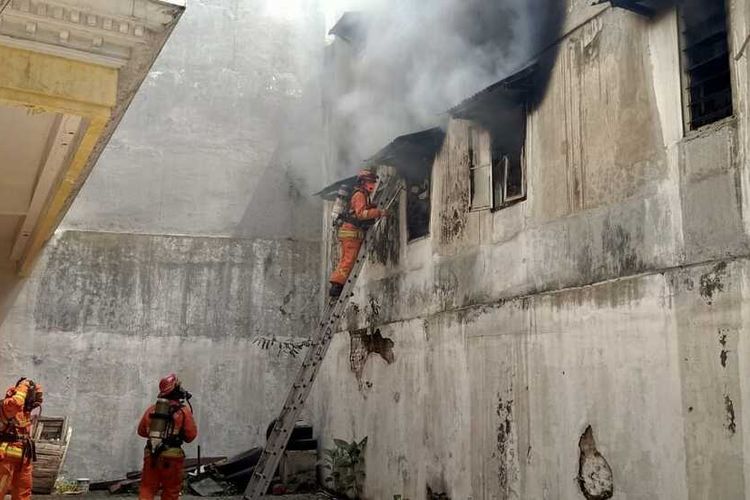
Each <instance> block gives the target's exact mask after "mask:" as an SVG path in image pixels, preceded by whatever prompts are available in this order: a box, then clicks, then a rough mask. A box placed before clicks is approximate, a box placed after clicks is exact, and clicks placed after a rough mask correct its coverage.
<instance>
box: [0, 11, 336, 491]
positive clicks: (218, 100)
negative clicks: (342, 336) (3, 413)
mask: <svg viewBox="0 0 750 500" xmlns="http://www.w3.org/2000/svg"><path fill="white" fill-rule="evenodd" d="M324 24H325V20H324V15H323V12H322V10H321V2H320V1H319V0H291V1H284V2H278V1H276V0H243V1H240V2H238V1H236V0H197V1H191V2H189V5H188V7H187V10H186V12H185V15H184V16H183V18H182V20H181V22H180V24H179V27H178V29H177V30H176V31H175V33H174V35H173V37H172V38H171V39H170V42H169V43H168V44H167V45H166V47H165V48H164V51H163V53H162V54H161V55H160V57H159V59H158V60H157V63H156V65H155V66H154V68H153V69H152V71H151V72H150V74H149V76H148V77H147V79H146V81H145V82H144V84H143V87H142V88H141V89H140V91H139V93H138V94H137V96H136V97H135V99H134V101H133V104H132V106H131V107H130V109H129V111H128V112H127V114H126V116H125V118H124V119H123V121H122V123H121V125H120V127H119V129H118V131H117V133H116V134H115V136H114V137H113V139H112V141H111V143H110V145H109V147H108V148H107V150H106V151H105V152H104V154H103V155H102V157H101V160H100V162H99V164H98V166H97V169H96V170H95V171H94V173H93V174H92V176H91V177H90V179H89V180H88V182H87V184H86V186H85V187H84V189H83V191H82V192H81V194H80V196H79V197H78V199H77V200H76V203H75V205H74V206H73V207H72V208H71V211H70V212H69V215H68V217H67V218H66V219H65V221H64V222H63V224H62V226H61V227H62V228H63V230H68V231H69V232H63V233H62V235H61V236H59V237H58V238H57V239H56V240H55V241H53V242H52V243H51V244H50V246H49V248H48V250H47V252H46V254H45V256H44V260H43V261H42V262H40V263H39V265H38V266H37V268H36V269H35V271H34V273H33V275H32V276H31V278H30V279H29V280H27V281H26V282H25V283H22V284H20V285H17V286H14V287H13V288H9V289H8V290H7V291H4V290H0V294H3V293H7V294H10V295H16V294H17V297H16V299H15V301H8V303H11V302H13V303H14V306H13V308H12V309H11V310H10V311H9V312H8V313H7V314H4V311H0V345H1V346H2V347H1V348H0V379H1V380H4V381H7V382H8V383H10V382H12V381H15V380H16V379H17V378H18V377H19V376H20V374H25V375H27V376H32V377H35V378H38V379H39V380H40V381H41V382H42V383H44V384H45V386H46V387H47V391H48V396H47V404H46V405H45V413H47V414H49V415H55V414H57V415H67V416H68V417H70V418H71V419H72V422H73V426H74V428H75V433H74V438H73V446H72V448H71V450H70V453H69V455H68V463H67V465H66V470H67V472H68V474H70V475H72V476H77V477H81V476H83V477H91V478H94V479H102V478H108V477H109V478H111V477H113V475H114V477H117V475H119V474H123V473H124V472H125V471H127V470H130V469H133V468H137V467H138V466H139V460H140V456H141V451H140V450H141V449H142V446H143V440H141V439H139V438H137V437H136V436H135V434H134V431H135V425H136V424H137V419H138V418H139V416H140V413H141V412H142V411H143V410H144V408H145V405H146V404H148V403H150V402H151V400H152V398H153V397H154V395H155V384H156V383H157V382H158V380H159V378H160V377H162V376H164V375H165V374H167V373H169V372H171V371H176V372H178V373H179V374H180V376H182V377H183V378H184V380H185V383H186V385H187V386H188V387H189V388H190V390H191V391H192V392H193V393H194V394H195V406H196V413H197V415H198V419H199V422H198V423H199V427H200V434H201V437H200V440H199V441H200V443H201V444H202V447H203V452H204V454H206V455H208V454H213V455H218V454H221V455H225V454H231V453H234V452H237V451H239V450H242V449H246V448H248V447H250V446H253V445H255V444H258V443H260V442H261V441H262V440H261V436H262V435H264V433H265V427H266V425H267V424H268V422H269V421H270V419H271V418H272V416H273V415H274V414H275V413H276V412H277V411H278V409H279V408H280V405H281V403H282V400H283V398H284V396H285V394H286V391H287V389H288V387H289V385H290V383H291V378H292V377H293V376H294V375H295V374H296V370H297V366H298V363H299V360H297V359H291V358H290V357H289V356H288V355H285V354H282V355H280V356H279V355H278V353H277V352H276V351H274V350H273V349H271V350H270V351H266V350H262V349H260V348H259V347H258V345H256V344H255V343H254V341H256V340H257V339H258V338H259V337H260V336H265V337H272V336H277V337H279V338H282V339H284V338H291V339H293V340H294V342H296V343H299V342H301V341H303V340H304V339H303V337H304V336H306V335H309V334H310V330H309V327H311V326H312V325H314V324H315V322H316V321H317V316H316V315H317V305H318V303H319V300H318V294H317V291H318V289H319V275H320V258H319V255H320V248H319V243H317V242H316V241H319V240H320V227H321V226H320V212H319V209H320V205H319V202H318V201H316V200H315V199H313V197H312V196H311V193H313V192H315V191H317V189H318V188H319V187H320V186H319V185H318V183H319V182H320V181H319V177H320V173H321V171H322V170H321V160H322V157H323V153H322V148H321V146H320V145H321V144H322V138H321V137H320V135H319V134H316V133H315V130H318V129H319V128H320V124H321V122H322V113H321V101H322V96H321V90H320V82H319V77H320V71H321V70H322V68H323V49H324V41H325V26H324ZM71 230H72V232H71ZM190 453H194V447H191V448H190Z"/></svg>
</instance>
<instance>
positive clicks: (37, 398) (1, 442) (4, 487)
mask: <svg viewBox="0 0 750 500" xmlns="http://www.w3.org/2000/svg"><path fill="white" fill-rule="evenodd" d="M43 401H44V393H43V392H42V386H41V385H39V384H35V383H34V382H33V381H32V380H29V379H26V378H22V379H21V380H19V381H18V383H16V385H15V386H13V387H10V388H9V389H8V391H7V392H6V393H5V398H4V399H3V402H2V407H0V499H2V498H3V497H5V495H6V494H8V493H10V496H11V499H12V500H27V499H30V498H31V485H32V479H31V473H32V469H33V466H32V462H33V461H34V460H35V459H36V457H35V450H34V442H33V441H32V439H31V428H32V424H33V422H32V418H31V412H32V411H33V410H34V409H35V408H39V407H41V406H42V402H43Z"/></svg>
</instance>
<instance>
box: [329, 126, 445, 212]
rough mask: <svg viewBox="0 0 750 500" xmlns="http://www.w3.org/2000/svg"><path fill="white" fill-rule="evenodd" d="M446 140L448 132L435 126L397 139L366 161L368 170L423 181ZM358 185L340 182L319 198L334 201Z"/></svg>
mask: <svg viewBox="0 0 750 500" xmlns="http://www.w3.org/2000/svg"><path fill="white" fill-rule="evenodd" d="M444 141H445V131H444V130H443V129H442V128H440V127H434V128H431V129H427V130H422V131H421V132H416V133H414V134H407V135H402V136H400V137H397V138H395V139H394V140H393V141H391V142H390V143H389V144H388V145H387V146H385V147H384V148H383V149H381V150H380V151H378V152H377V153H376V154H375V155H374V156H372V157H371V158H370V159H368V160H365V162H364V165H363V166H364V167H365V168H371V167H378V166H389V167H393V168H395V169H396V172H398V174H399V175H400V176H401V177H403V178H404V179H406V180H407V181H415V182H422V181H423V180H424V179H425V177H427V176H428V175H429V174H430V172H431V171H432V164H433V163H434V161H435V157H436V156H437V154H438V153H439V152H440V148H442V147H443V142H444ZM356 183H357V177H356V176H352V177H347V178H345V179H340V180H338V181H336V182H334V183H333V184H331V185H329V186H326V187H324V188H323V189H321V190H320V191H319V192H317V193H315V196H320V197H321V198H323V199H324V200H328V201H333V200H334V199H335V198H336V193H337V192H338V190H339V188H341V187H342V186H344V187H351V186H354V185H355V184H356Z"/></svg>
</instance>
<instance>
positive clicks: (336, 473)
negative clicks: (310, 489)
mask: <svg viewBox="0 0 750 500" xmlns="http://www.w3.org/2000/svg"><path fill="white" fill-rule="evenodd" d="M333 443H334V445H335V446H334V447H333V448H329V449H326V450H323V467H324V468H325V469H326V470H327V471H329V472H330V475H329V476H328V477H327V478H326V482H327V483H329V484H330V486H331V488H332V489H333V490H334V491H336V492H337V493H340V494H342V495H345V496H347V497H348V498H353V499H357V498H360V495H361V494H362V488H363V486H364V480H365V447H366V446H367V438H366V437H365V438H364V439H363V440H362V441H360V442H357V441H356V440H354V441H352V442H351V443H349V442H346V441H344V440H342V439H334V440H333Z"/></svg>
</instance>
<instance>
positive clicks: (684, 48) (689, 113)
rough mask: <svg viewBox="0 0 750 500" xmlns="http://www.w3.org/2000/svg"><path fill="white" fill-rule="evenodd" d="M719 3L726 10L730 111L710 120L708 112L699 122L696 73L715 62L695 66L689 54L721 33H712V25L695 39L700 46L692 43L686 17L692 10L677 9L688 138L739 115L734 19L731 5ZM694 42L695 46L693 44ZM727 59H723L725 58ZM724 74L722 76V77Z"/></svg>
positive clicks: (702, 82) (681, 6) (681, 78)
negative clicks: (695, 112)
mask: <svg viewBox="0 0 750 500" xmlns="http://www.w3.org/2000/svg"><path fill="white" fill-rule="evenodd" d="M718 2H720V3H721V8H722V9H723V13H724V16H723V22H724V31H723V33H724V42H725V43H726V47H727V49H726V74H727V78H728V80H729V82H728V86H727V92H728V93H729V101H730V102H729V108H728V113H727V114H722V113H724V112H723V111H718V112H715V114H717V115H718V116H716V117H710V118H706V116H709V115H710V113H707V114H706V115H704V116H701V117H698V119H694V118H693V109H694V105H696V103H694V102H693V101H694V99H693V94H692V91H693V89H694V88H695V86H694V85H692V83H691V79H692V75H693V72H694V71H695V70H696V69H697V68H699V67H700V66H702V65H705V64H707V63H709V62H710V61H711V59H709V60H707V61H705V62H703V63H702V64H700V65H697V66H696V65H694V64H693V65H692V67H691V61H690V58H689V56H688V51H689V50H691V49H694V48H696V46H699V45H700V44H701V43H705V42H706V41H707V40H710V39H711V38H712V37H714V36H717V35H719V34H720V33H721V31H718V32H716V33H713V34H711V31H710V26H709V27H708V28H706V32H705V33H704V34H703V35H701V36H698V37H695V38H696V40H697V43H696V41H695V40H688V36H687V35H688V33H687V31H688V26H689V24H688V22H687V21H688V18H689V15H686V13H685V12H686V11H685V9H687V8H689V7H686V6H685V5H680V6H678V7H677V8H676V9H677V16H676V17H677V38H678V47H679V65H680V87H681V88H680V91H681V97H682V122H683V124H682V125H683V134H685V135H688V134H691V133H693V132H696V131H699V130H701V129H703V128H704V127H709V126H711V125H713V124H716V123H719V122H721V121H723V120H726V119H730V118H732V117H734V116H735V105H736V95H735V90H734V81H733V68H732V57H731V45H730V25H729V21H730V17H729V9H728V8H727V3H726V2H725V1H724V0H718ZM709 19H710V18H706V20H705V21H704V22H707V21H708V20H709ZM691 42H692V43H691ZM719 57H720V56H715V57H714V58H713V59H715V60H718V59H719ZM721 57H723V56H721ZM720 74H722V73H719V75H720ZM714 78H716V76H713V77H710V78H706V79H703V80H702V81H701V82H699V83H700V84H705V83H706V82H710V81H711V80H713V79H714Z"/></svg>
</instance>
